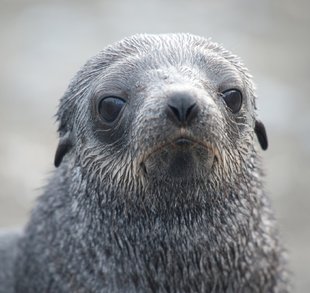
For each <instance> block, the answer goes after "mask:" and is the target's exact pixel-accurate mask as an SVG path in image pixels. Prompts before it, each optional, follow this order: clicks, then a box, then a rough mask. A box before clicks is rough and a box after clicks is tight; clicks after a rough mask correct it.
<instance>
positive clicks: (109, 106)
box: [98, 96, 125, 123]
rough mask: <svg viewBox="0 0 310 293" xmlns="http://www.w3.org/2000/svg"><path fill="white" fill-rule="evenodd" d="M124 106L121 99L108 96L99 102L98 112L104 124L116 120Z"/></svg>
mask: <svg viewBox="0 0 310 293" xmlns="http://www.w3.org/2000/svg"><path fill="white" fill-rule="evenodd" d="M124 105H125V101H124V100H123V99H121V98H119V97H114V96H109V97H105V98H103V99H102V100H101V101H100V102H99V105H98V111H99V114H100V115H101V117H102V118H103V119H104V120H105V121H106V122H109V123H111V122H113V121H114V120H115V119H116V118H117V116H118V114H119V113H120V111H121V110H122V108H123V106H124Z"/></svg>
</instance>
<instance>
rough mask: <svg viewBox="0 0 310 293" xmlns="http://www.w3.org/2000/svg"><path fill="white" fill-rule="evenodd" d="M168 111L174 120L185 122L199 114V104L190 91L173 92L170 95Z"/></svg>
mask: <svg viewBox="0 0 310 293" xmlns="http://www.w3.org/2000/svg"><path fill="white" fill-rule="evenodd" d="M166 113H167V116H168V118H169V119H170V120H172V121H173V122H176V123H182V124H185V123H189V122H190V121H191V120H192V119H193V118H194V117H196V116H197V113H198V106H197V104H196V101H195V99H194V98H193V97H192V96H191V95H190V94H189V93H184V92H178V93H173V94H171V95H170V96H169V97H168V103H167V108H166Z"/></svg>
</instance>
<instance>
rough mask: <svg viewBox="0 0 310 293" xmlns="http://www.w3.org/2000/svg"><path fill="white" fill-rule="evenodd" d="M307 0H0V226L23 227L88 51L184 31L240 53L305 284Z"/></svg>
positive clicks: (293, 257) (308, 258)
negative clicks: (63, 103) (58, 118)
mask: <svg viewBox="0 0 310 293" xmlns="http://www.w3.org/2000/svg"><path fill="white" fill-rule="evenodd" d="M309 9H310V2H309V1H308V0H298V1H291V0H260V1H254V0H234V1H232V0H220V1H207V0H204V1H203V0H191V1H189V0H165V1H164V0H149V1H143V0H132V1H128V0H127V1H126V0H115V1H99V0H93V1H81V0H74V1H68V0H67V1H57V0H55V1H42V0H33V1H31V0H28V1H23V0H1V1H0V42H1V49H0V50H1V51H0V66H1V70H0V228H13V227H21V226H23V225H24V224H25V223H26V221H27V219H28V218H29V213H30V210H31V207H32V206H33V205H34V203H35V199H36V197H37V196H38V195H40V193H41V192H42V187H43V186H44V185H45V183H46V180H47V178H48V176H49V174H50V173H51V172H52V171H53V169H54V167H53V159H54V152H55V149H56V145H57V136H56V127H57V125H56V124H55V118H54V114H55V113H56V110H57V105H58V100H59V98H60V97H61V96H62V94H63V92H64V91H65V89H66V87H67V85H68V83H69V80H70V79H71V78H72V77H73V75H74V74H75V72H76V71H77V70H78V69H79V67H80V66H82V65H83V64H84V62H85V61H86V59H87V58H89V57H90V56H92V55H94V54H96V53H97V52H98V51H99V50H101V49H102V48H103V47H105V46H106V45H108V44H110V43H111V42H114V41H117V40H119V39H121V38H123V37H125V36H128V35H131V34H134V33H139V32H140V33H141V32H147V33H164V32H190V33H194V34H198V35H202V36H206V37H212V39H213V40H214V41H217V42H219V43H222V44H223V45H224V47H225V48H227V49H229V50H231V51H233V52H234V53H235V54H237V55H239V56H241V57H242V59H243V61H244V63H245V64H246V65H247V67H248V68H249V69H250V72H251V73H252V74H253V76H254V81H255V83H256V85H257V93H258V96H259V100H258V106H259V116H260V118H261V120H262V121H263V122H264V123H265V125H266V128H267V131H268V135H269V141H270V148H269V149H268V151H267V152H264V153H262V156H263V159H264V163H265V169H266V173H267V177H266V183H267V190H268V191H269V193H270V195H271V197H272V200H273V205H274V208H275V210H276V215H277V218H278V221H279V226H280V230H281V233H282V239H283V242H284V243H285V245H286V247H287V249H288V251H289V255H290V266H291V270H292V273H293V280H294V286H295V289H294V291H293V292H309V288H310V273H309V263H310V253H308V251H309V248H310V244H309V243H310V229H309V226H310V215H309V210H310V206H309V204H310V167H309V166H310V118H309V115H310V99H309V96H308V93H309V92H310V82H309V74H310V36H309V28H310V14H309Z"/></svg>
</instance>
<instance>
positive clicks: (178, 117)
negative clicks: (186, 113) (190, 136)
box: [168, 104, 182, 121]
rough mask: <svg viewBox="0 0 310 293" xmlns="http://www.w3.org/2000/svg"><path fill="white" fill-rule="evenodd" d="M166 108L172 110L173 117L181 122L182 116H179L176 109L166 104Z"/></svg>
mask: <svg viewBox="0 0 310 293" xmlns="http://www.w3.org/2000/svg"><path fill="white" fill-rule="evenodd" d="M168 107H169V108H170V109H171V110H172V112H173V114H174V116H175V117H176V118H177V119H178V120H179V121H181V120H182V116H181V114H180V112H179V110H178V109H177V108H175V107H174V106H171V105H169V104H168Z"/></svg>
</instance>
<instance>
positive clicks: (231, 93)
mask: <svg viewBox="0 0 310 293" xmlns="http://www.w3.org/2000/svg"><path fill="white" fill-rule="evenodd" d="M221 96H222V98H223V100H224V101H225V103H226V105H227V106H228V108H229V109H230V110H231V112H233V113H237V112H239V111H240V109H241V106H242V94H241V92H240V91H238V90H236V89H231V90H227V91H224V92H223V93H222V94H221Z"/></svg>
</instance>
